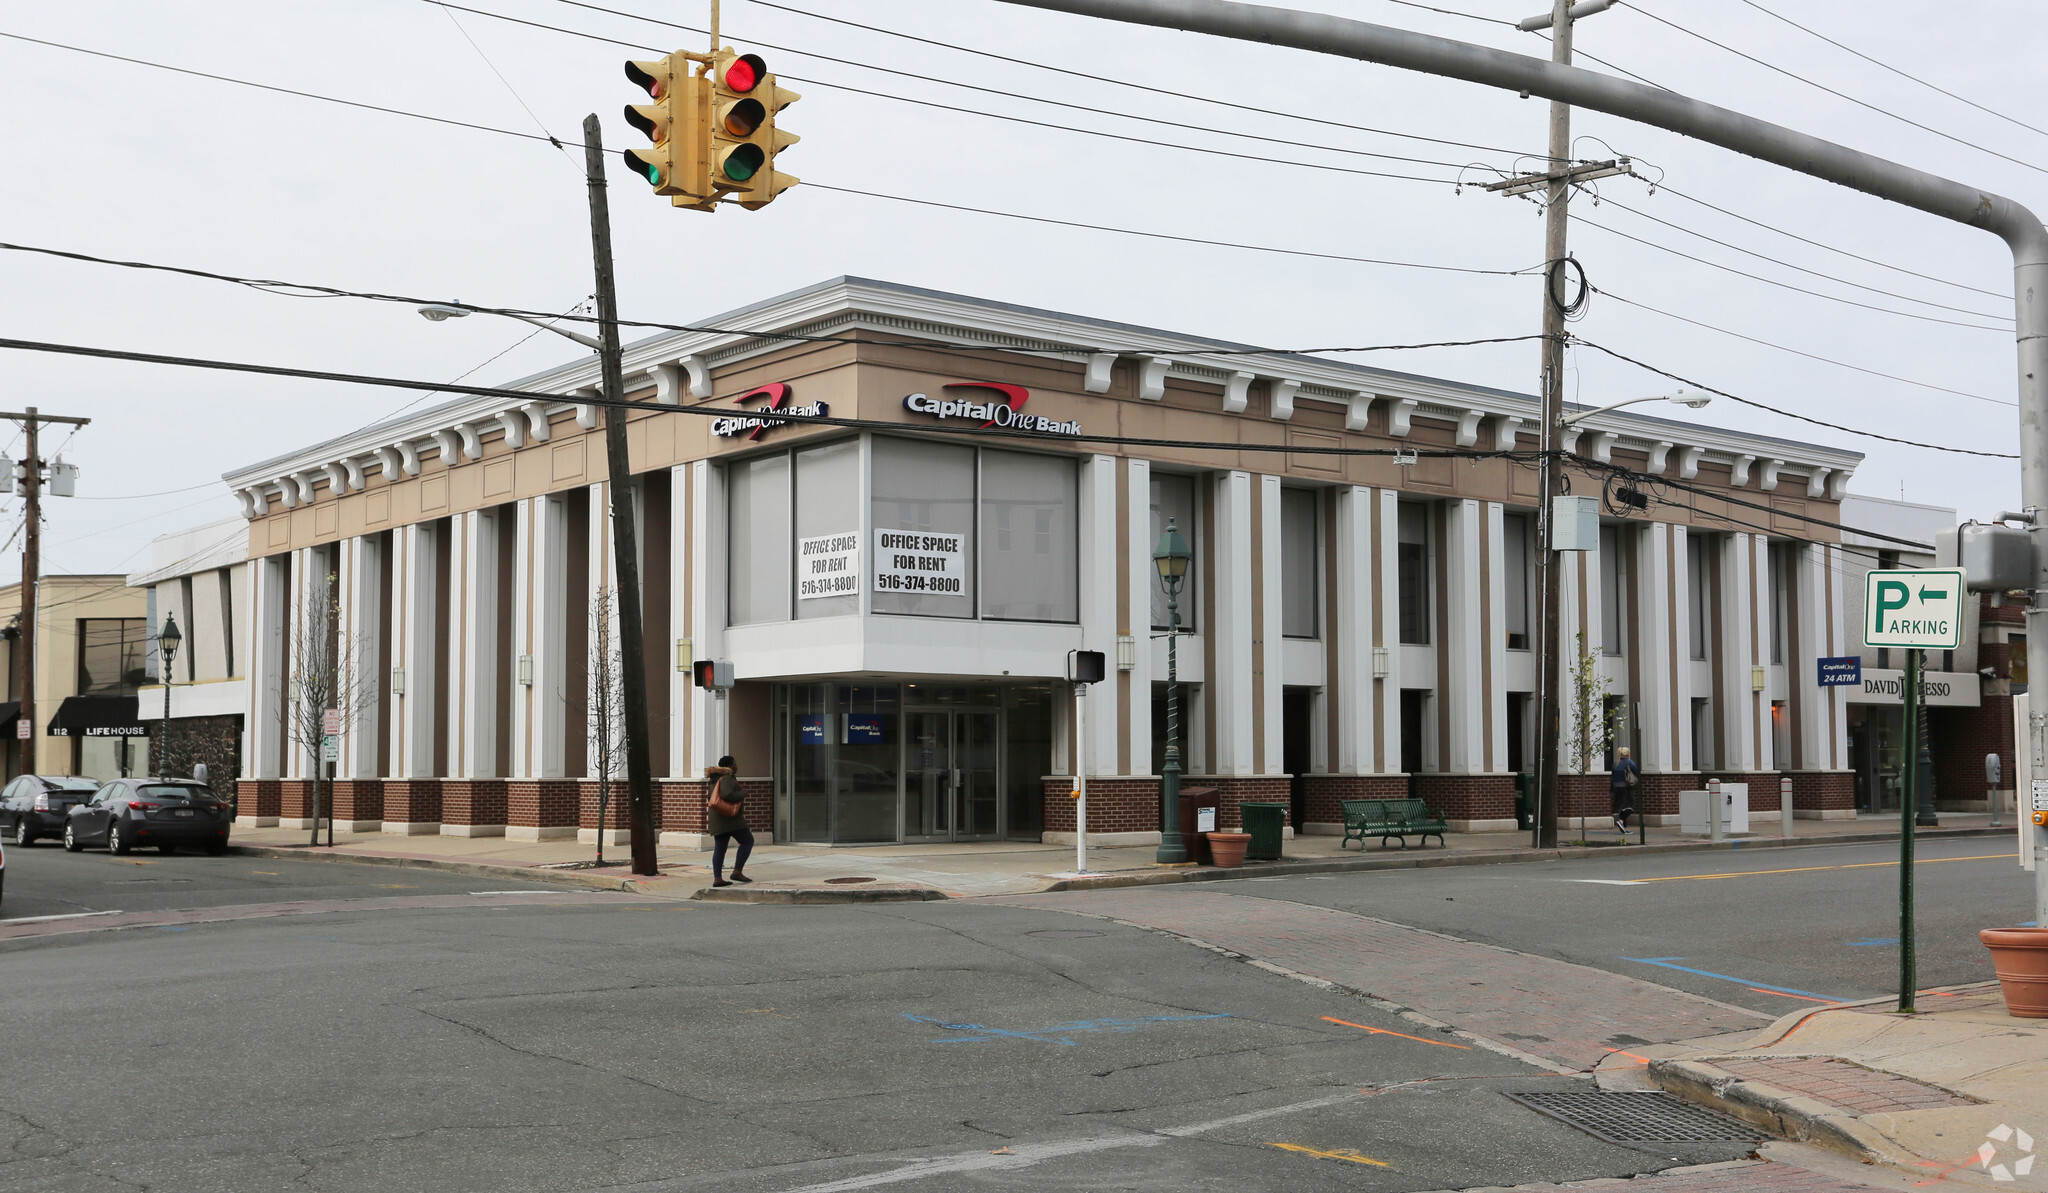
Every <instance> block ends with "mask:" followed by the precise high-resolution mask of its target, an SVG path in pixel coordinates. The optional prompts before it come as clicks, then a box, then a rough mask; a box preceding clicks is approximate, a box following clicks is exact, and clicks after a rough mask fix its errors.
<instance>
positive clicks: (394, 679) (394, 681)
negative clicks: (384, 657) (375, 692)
mask: <svg viewBox="0 0 2048 1193" xmlns="http://www.w3.org/2000/svg"><path fill="white" fill-rule="evenodd" d="M391 694H392V695H393V696H403V695H405V668H403V667H393V668H392V669H391Z"/></svg>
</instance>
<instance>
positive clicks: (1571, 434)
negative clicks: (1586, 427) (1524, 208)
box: [1557, 427, 1579, 456]
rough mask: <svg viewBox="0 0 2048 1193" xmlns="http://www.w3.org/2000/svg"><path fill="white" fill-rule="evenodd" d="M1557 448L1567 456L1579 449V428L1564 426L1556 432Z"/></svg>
mask: <svg viewBox="0 0 2048 1193" xmlns="http://www.w3.org/2000/svg"><path fill="white" fill-rule="evenodd" d="M1557 450H1559V451H1561V452H1563V453H1564V454H1565V455H1567V456H1569V455H1572V454H1573V453H1575V452H1577V451H1578V450H1579V428H1577V427H1565V428H1564V429H1563V430H1561V431H1559V432H1558V436H1557Z"/></svg>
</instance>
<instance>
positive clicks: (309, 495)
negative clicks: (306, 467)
mask: <svg viewBox="0 0 2048 1193" xmlns="http://www.w3.org/2000/svg"><path fill="white" fill-rule="evenodd" d="M291 483H292V484H294V485H296V486H298V490H299V504H300V505H311V504H313V474H312V473H310V472H294V473H292V477H291Z"/></svg>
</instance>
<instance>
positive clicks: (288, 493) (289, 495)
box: [277, 476, 299, 510]
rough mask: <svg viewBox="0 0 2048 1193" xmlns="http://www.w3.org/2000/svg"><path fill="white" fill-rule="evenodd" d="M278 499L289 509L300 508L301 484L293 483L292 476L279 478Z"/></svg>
mask: <svg viewBox="0 0 2048 1193" xmlns="http://www.w3.org/2000/svg"><path fill="white" fill-rule="evenodd" d="M277 500H278V503H279V504H281V505H283V506H284V508H286V509H288V510H295V509H297V508H299V486H298V485H297V484H295V483H293V481H292V478H291V477H288V476H281V477H278V478H277Z"/></svg>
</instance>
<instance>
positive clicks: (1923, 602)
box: [1863, 568, 1963, 650]
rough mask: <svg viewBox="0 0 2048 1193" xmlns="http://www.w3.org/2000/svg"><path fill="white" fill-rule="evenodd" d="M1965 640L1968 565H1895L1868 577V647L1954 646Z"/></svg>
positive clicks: (1865, 580) (1865, 635) (1865, 613)
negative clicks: (1965, 597)
mask: <svg viewBox="0 0 2048 1193" xmlns="http://www.w3.org/2000/svg"><path fill="white" fill-rule="evenodd" d="M1962 644H1963V569H1961V568H1914V569H1911V570H1902V569H1890V570H1885V571H1875V572H1870V573H1868V574H1866V575H1865V576H1864V578H1863V645H1865V646H1893V647H1905V648H1907V649H1909V650H1912V649H1918V650H1954V649H1955V648H1956V647H1958V646H1961V645H1962Z"/></svg>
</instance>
